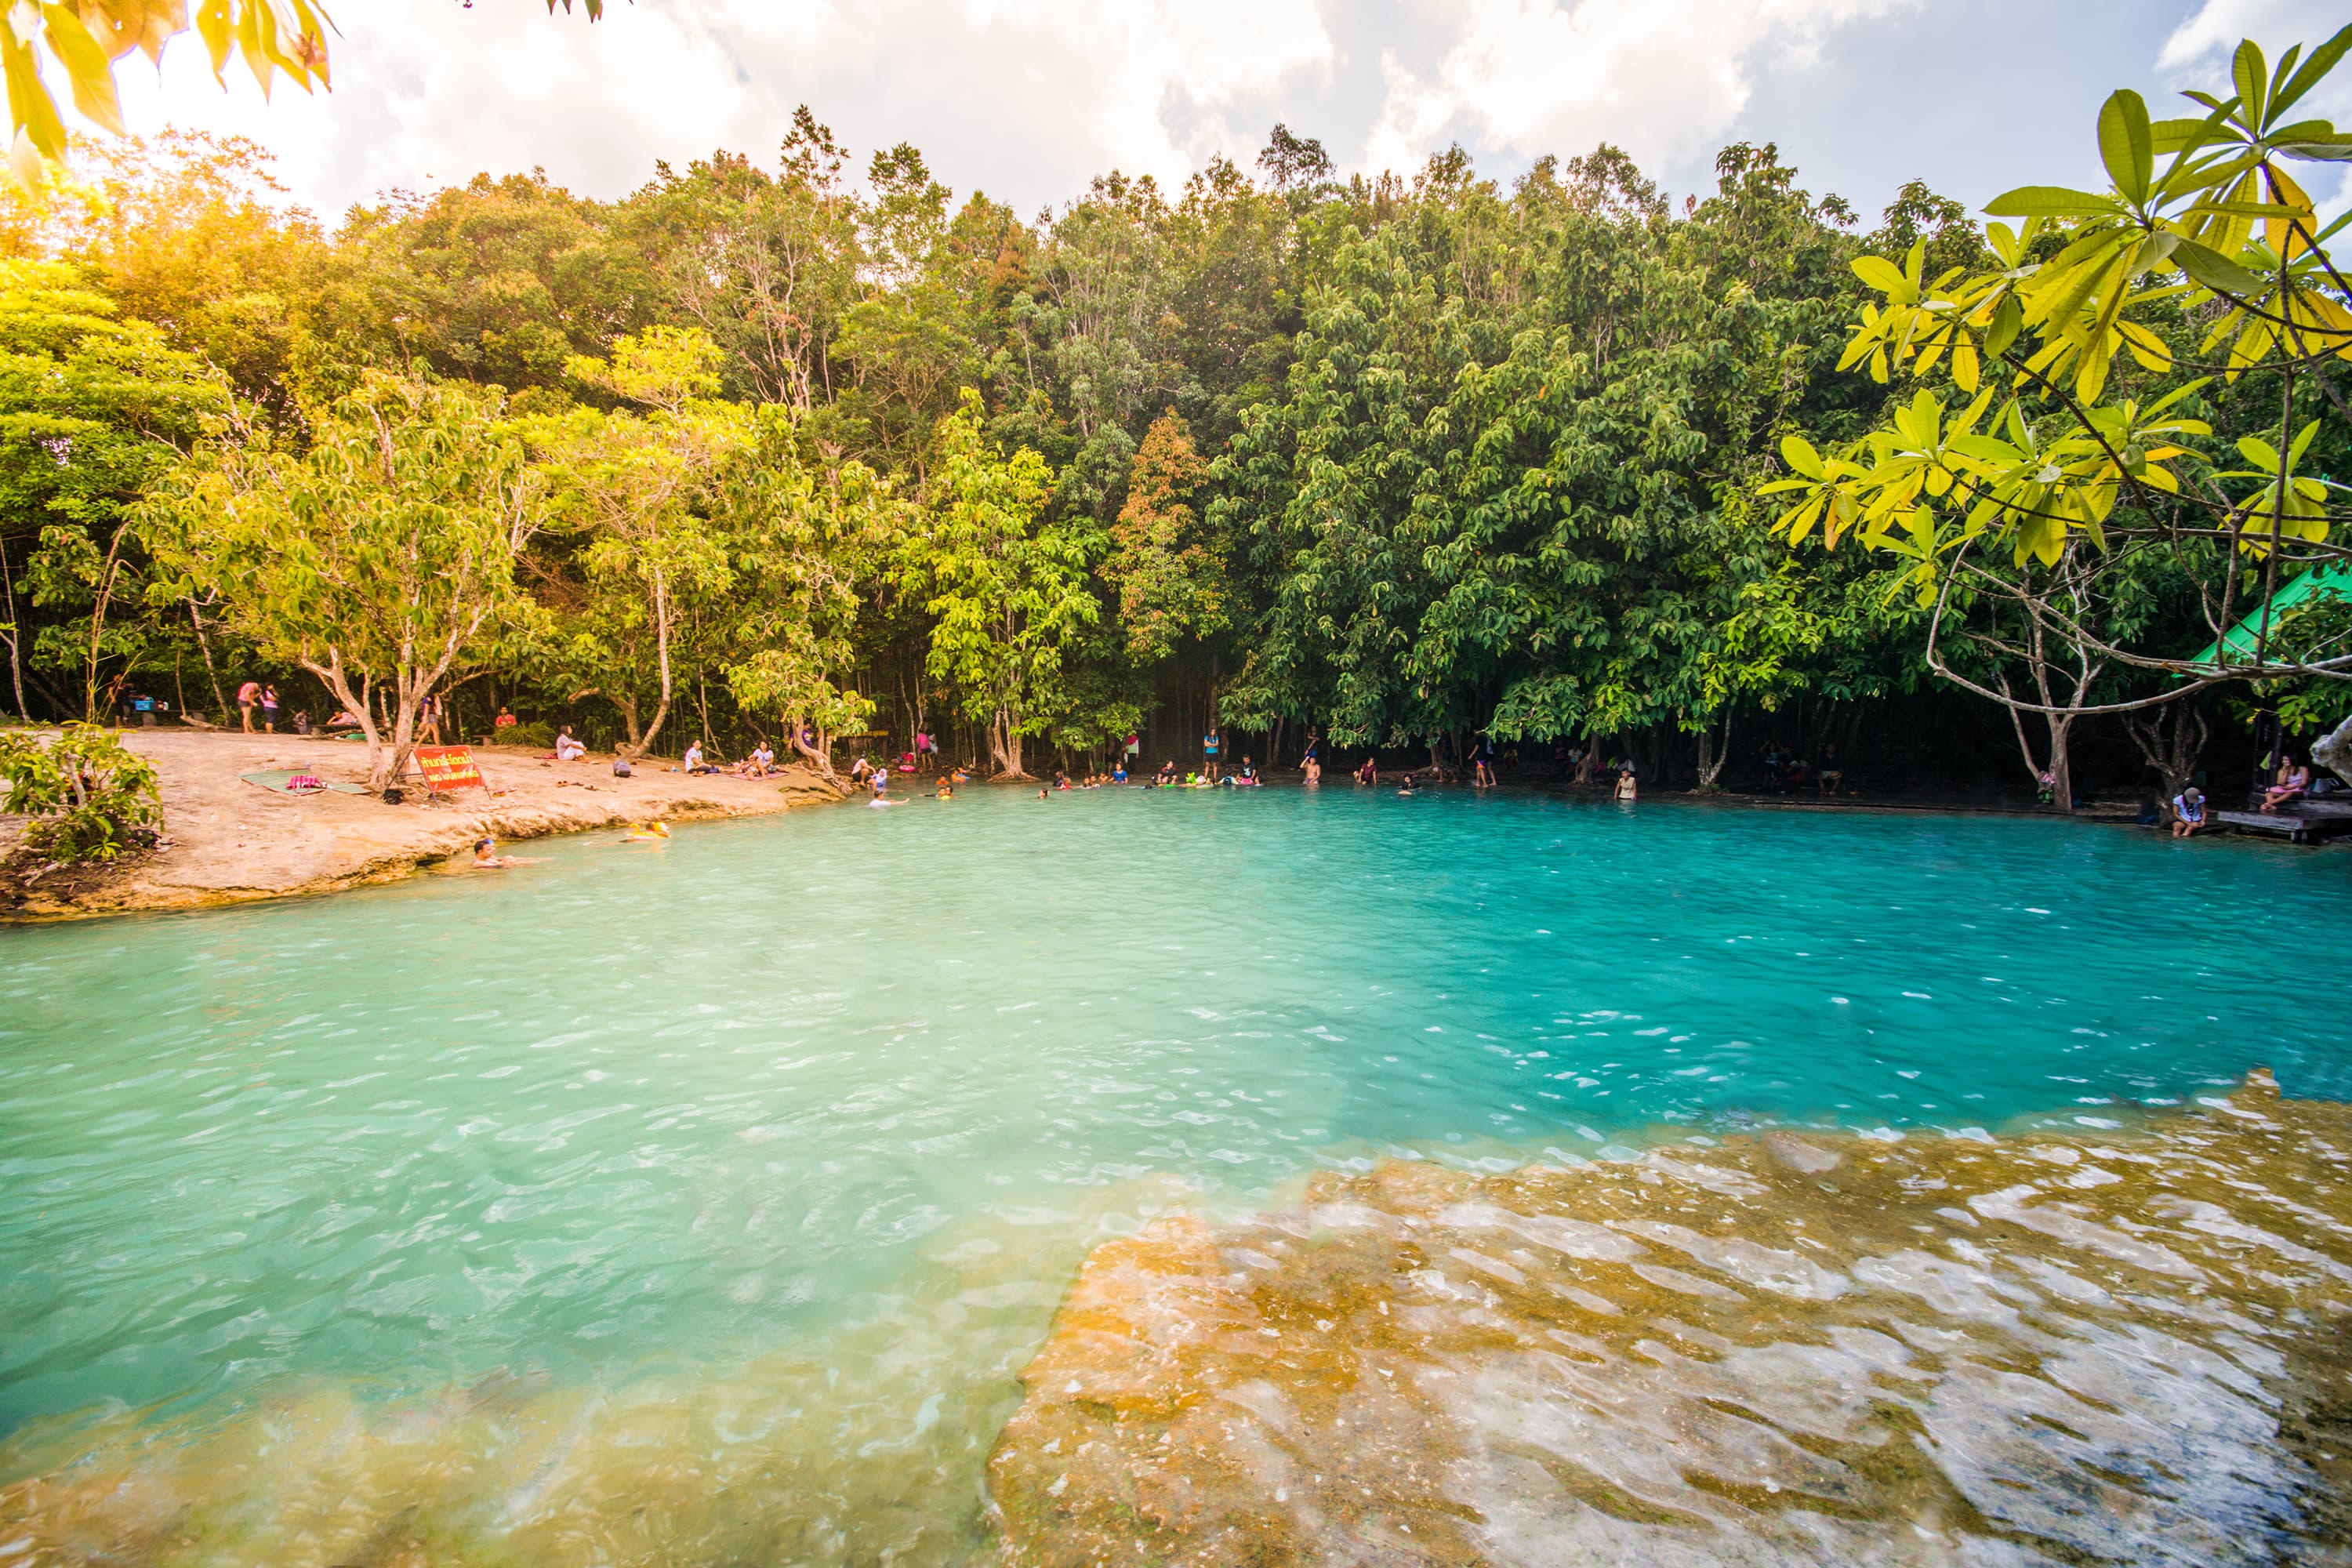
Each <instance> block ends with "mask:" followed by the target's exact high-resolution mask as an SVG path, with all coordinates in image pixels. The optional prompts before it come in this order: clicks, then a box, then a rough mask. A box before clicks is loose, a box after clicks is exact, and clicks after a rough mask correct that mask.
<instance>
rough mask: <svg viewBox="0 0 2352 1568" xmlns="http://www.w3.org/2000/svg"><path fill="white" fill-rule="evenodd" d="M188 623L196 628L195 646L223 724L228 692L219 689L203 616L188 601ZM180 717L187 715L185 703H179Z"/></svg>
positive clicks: (218, 676)
mask: <svg viewBox="0 0 2352 1568" xmlns="http://www.w3.org/2000/svg"><path fill="white" fill-rule="evenodd" d="M188 624H189V625H190V626H194V627H195V628H196V647H197V648H198V649H199V650H200V651H202V653H203V654H204V656H205V679H207V680H209V681H210V682H212V688H213V700H214V701H215V702H216V703H218V704H219V705H220V706H219V707H217V708H216V709H215V710H214V711H215V712H216V713H218V714H219V715H220V721H221V722H222V723H223V724H226V723H227V722H228V693H226V691H223V690H222V689H221V683H220V671H219V670H218V669H217V668H214V665H213V644H212V639H211V638H210V637H206V636H205V618H204V616H200V615H198V614H197V613H196V602H195V600H194V599H190V600H189V601H188ZM180 717H181V718H182V719H185V718H186V717H187V704H186V703H182V704H181V705H180Z"/></svg>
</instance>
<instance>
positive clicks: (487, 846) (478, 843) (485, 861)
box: [474, 838, 531, 871]
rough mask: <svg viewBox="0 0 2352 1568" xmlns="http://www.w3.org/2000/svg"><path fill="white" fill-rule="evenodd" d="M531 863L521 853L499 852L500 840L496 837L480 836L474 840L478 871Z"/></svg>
mask: <svg viewBox="0 0 2352 1568" xmlns="http://www.w3.org/2000/svg"><path fill="white" fill-rule="evenodd" d="M530 863H531V862H530V861H529V860H527V859H525V858H522V857H521V856H520V855H501V854H499V841H498V840H497V839H495V838H480V839H477V840H475V842H474V869H475V870H477V871H503V870H505V869H506V868H508V867H509V866H528V865H530Z"/></svg>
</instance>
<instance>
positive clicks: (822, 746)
mask: <svg viewBox="0 0 2352 1568" xmlns="http://www.w3.org/2000/svg"><path fill="white" fill-rule="evenodd" d="M814 728H815V727H814V725H811V724H809V723H808V722H807V721H805V720H803V719H796V718H794V717H793V716H792V715H791V714H789V713H787V714H786V715H784V743H785V744H786V745H788V746H790V747H792V749H793V751H795V752H799V753H800V754H801V755H802V756H803V757H806V758H807V759H808V760H809V761H810V762H813V763H815V764H816V769H817V772H818V773H823V774H824V782H825V783H827V784H833V785H835V786H836V787H839V786H840V785H841V779H840V776H839V775H838V774H836V773H835V772H834V771H833V737H832V736H831V735H828V734H826V733H825V732H824V731H822V730H818V731H816V740H817V743H816V744H815V745H814V746H812V745H810V744H809V743H808V742H806V741H803V740H802V739H801V731H803V730H804V729H814Z"/></svg>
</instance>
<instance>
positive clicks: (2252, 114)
mask: <svg viewBox="0 0 2352 1568" xmlns="http://www.w3.org/2000/svg"><path fill="white" fill-rule="evenodd" d="M2269 76H2270V73H2269V71H2267V70H2265V69H2264V68H2263V51H2262V48H2261V47H2260V46H2259V45H2257V44H2256V43H2255V42H2254V40H2253V39H2252V38H2248V39H2245V40H2244V41H2243V42H2242V43H2240V44H2239V45H2238V53H2237V56H2236V58H2233V59H2231V62H2230V80H2231V85H2233V86H2235V87H2236V88H2237V89H2238V99H2239V100H2240V101H2241V102H2242V103H2243V104H2244V105H2245V106H2246V123H2248V124H2249V125H2254V126H2259V125H2261V124H2262V122H2263V105H2264V102H2265V100H2267V99H2268V97H2269V95H2270V81H2269Z"/></svg>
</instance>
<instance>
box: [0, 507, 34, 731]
mask: <svg viewBox="0 0 2352 1568" xmlns="http://www.w3.org/2000/svg"><path fill="white" fill-rule="evenodd" d="M0 590H5V593H6V595H7V599H6V603H7V614H8V630H7V634H6V635H7V638H8V683H9V684H10V685H11V686H13V687H15V688H16V717H17V718H19V719H22V720H23V721H25V722H26V723H27V724H29V723H31V722H32V721H33V714H32V710H30V709H28V708H26V706H25V664H24V660H23V658H21V657H20V656H19V655H18V653H17V649H16V637H17V635H18V633H17V628H16V578H15V577H14V576H13V575H12V574H10V573H9V571H8V551H7V548H6V547H5V545H0Z"/></svg>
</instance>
